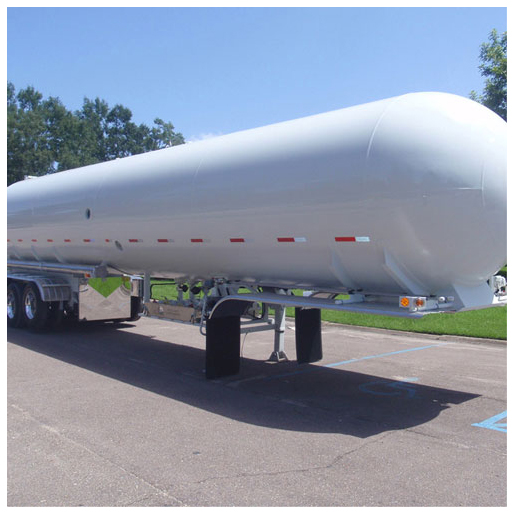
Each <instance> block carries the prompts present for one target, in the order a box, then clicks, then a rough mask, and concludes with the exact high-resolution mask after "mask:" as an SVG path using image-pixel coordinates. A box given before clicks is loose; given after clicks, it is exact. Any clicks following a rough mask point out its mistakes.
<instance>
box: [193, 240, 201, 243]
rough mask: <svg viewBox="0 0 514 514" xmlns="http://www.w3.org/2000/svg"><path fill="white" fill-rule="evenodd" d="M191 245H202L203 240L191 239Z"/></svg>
mask: <svg viewBox="0 0 514 514" xmlns="http://www.w3.org/2000/svg"><path fill="white" fill-rule="evenodd" d="M191 242H192V243H203V239H191Z"/></svg>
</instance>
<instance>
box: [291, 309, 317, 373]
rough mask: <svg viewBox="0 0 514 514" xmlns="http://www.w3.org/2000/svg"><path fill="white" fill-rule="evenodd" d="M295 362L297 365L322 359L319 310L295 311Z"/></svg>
mask: <svg viewBox="0 0 514 514" xmlns="http://www.w3.org/2000/svg"><path fill="white" fill-rule="evenodd" d="M295 324H296V329H295V337H296V360H297V361H298V364H304V363H307V362H316V361H319V360H321V359H322V358H323V351H322V346H321V310H320V309H302V308H299V307H297V308H296V309H295Z"/></svg>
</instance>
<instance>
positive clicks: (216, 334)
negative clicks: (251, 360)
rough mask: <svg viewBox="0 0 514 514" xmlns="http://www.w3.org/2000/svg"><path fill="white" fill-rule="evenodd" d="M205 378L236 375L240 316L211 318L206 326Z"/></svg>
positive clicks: (238, 355)
mask: <svg viewBox="0 0 514 514" xmlns="http://www.w3.org/2000/svg"><path fill="white" fill-rule="evenodd" d="M206 331H207V337H206V349H205V376H206V378H208V379H215V378H221V377H226V376H230V375H236V374H237V373H239V363H240V337H241V336H240V334H241V318H240V316H223V317H218V318H211V319H208V320H207V324H206Z"/></svg>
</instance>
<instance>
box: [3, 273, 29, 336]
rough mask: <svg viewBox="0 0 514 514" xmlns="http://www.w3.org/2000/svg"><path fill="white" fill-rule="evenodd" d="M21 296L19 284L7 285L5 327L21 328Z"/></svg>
mask: <svg viewBox="0 0 514 514" xmlns="http://www.w3.org/2000/svg"><path fill="white" fill-rule="evenodd" d="M22 294H23V292H22V288H21V286H20V284H18V283H16V282H11V283H9V285H8V286H7V326H9V327H11V328H21V327H23V325H24V321H25V320H24V318H23V312H22V311H23V306H22V303H21V298H22Z"/></svg>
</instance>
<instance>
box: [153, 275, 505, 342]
mask: <svg viewBox="0 0 514 514" xmlns="http://www.w3.org/2000/svg"><path fill="white" fill-rule="evenodd" d="M505 273H506V268H505ZM154 283H157V282H154ZM295 293H296V294H301V292H299V291H296V292H295ZM187 295H188V293H186V294H185V295H184V297H186V298H187ZM152 297H153V298H155V299H157V300H163V299H165V298H167V299H170V300H171V299H176V298H177V291H176V288H175V286H174V285H168V284H167V285H158V286H155V287H154V288H153V291H152ZM287 316H290V317H294V309H292V308H288V309H287ZM321 318H322V319H323V320H324V321H330V322H332V323H342V324H345V325H355V326H361V327H374V328H385V329H389V330H401V331H407V332H419V333H424V334H439V335H458V336H468V337H481V338H488V339H504V340H506V339H507V307H492V308H489V309H480V310H476V311H466V312H457V313H455V314H449V313H442V314H428V315H426V316H424V317H423V318H417V319H413V318H399V317H393V316H379V315H372V314H360V313H354V312H343V311H332V310H322V311H321Z"/></svg>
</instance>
